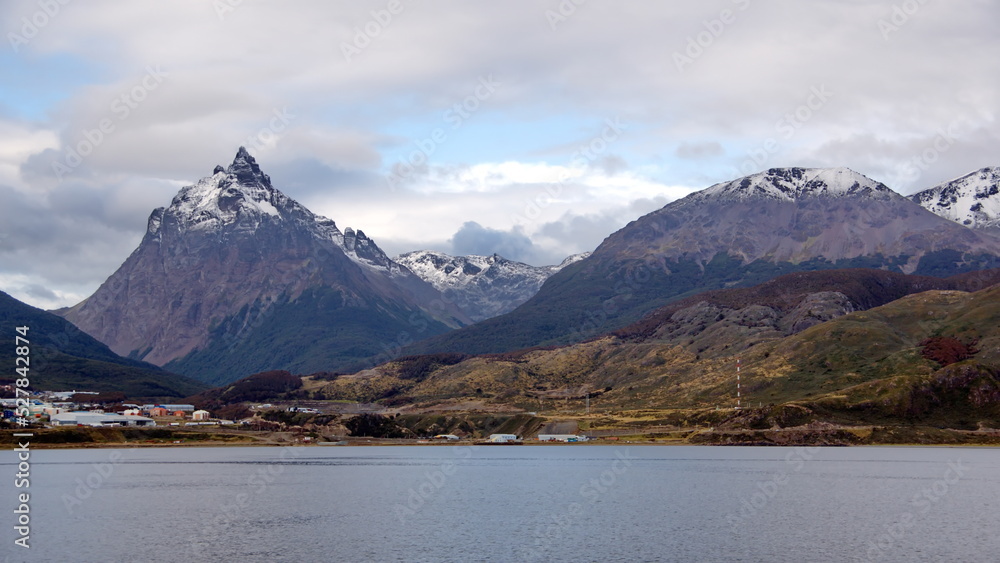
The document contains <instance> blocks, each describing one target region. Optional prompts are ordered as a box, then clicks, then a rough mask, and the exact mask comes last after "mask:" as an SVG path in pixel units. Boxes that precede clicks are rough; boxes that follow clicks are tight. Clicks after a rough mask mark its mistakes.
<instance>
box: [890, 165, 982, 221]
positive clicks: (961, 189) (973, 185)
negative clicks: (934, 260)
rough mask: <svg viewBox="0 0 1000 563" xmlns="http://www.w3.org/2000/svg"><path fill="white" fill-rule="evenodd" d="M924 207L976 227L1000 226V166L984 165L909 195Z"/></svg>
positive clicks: (946, 217) (952, 219) (947, 217)
mask: <svg viewBox="0 0 1000 563" xmlns="http://www.w3.org/2000/svg"><path fill="white" fill-rule="evenodd" d="M910 199H912V200H913V202H914V203H917V204H919V205H921V206H922V207H923V208H924V209H926V210H928V211H930V212H931V213H934V214H936V215H939V216H941V217H944V218H945V219H949V220H951V221H954V222H956V223H958V224H960V225H965V226H966V227H971V228H974V229H997V228H1000V167H991V168H983V169H981V170H977V171H975V172H973V173H971V174H966V175H965V176H962V177H961V178H956V179H954V180H951V181H950V182H945V183H943V184H940V185H938V186H934V187H933V188H930V189H927V190H924V191H922V192H920V193H917V194H914V195H912V196H910Z"/></svg>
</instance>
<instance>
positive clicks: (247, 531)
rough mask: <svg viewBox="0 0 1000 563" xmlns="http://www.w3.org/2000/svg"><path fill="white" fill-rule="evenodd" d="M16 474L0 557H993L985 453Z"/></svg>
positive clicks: (611, 454) (116, 465) (191, 463)
mask: <svg viewBox="0 0 1000 563" xmlns="http://www.w3.org/2000/svg"><path fill="white" fill-rule="evenodd" d="M31 463H32V465H31V487H30V489H29V490H30V494H31V502H30V510H31V537H30V543H31V546H32V547H31V549H30V550H24V549H22V548H17V547H15V546H14V545H13V539H14V538H15V535H14V533H13V532H12V531H11V530H12V528H13V526H14V520H13V517H14V514H13V508H14V506H15V500H16V493H17V492H19V490H17V489H15V488H14V486H13V481H14V474H15V473H16V472H17V468H16V464H15V463H14V458H13V456H12V455H8V456H4V457H2V458H0V476H3V477H2V479H3V481H2V482H4V483H5V485H4V486H3V487H2V490H3V491H5V492H4V498H3V499H2V506H3V507H4V509H3V512H2V515H0V525H2V529H3V530H4V532H3V534H2V535H3V538H4V546H3V548H2V551H0V553H3V554H4V555H3V556H5V557H7V560H9V561H351V562H355V561H795V562H799V561H972V562H975V561H983V562H993V561H998V560H1000V555H998V554H1000V533H998V531H997V530H998V528H997V524H996V522H997V515H998V514H1000V450H996V449H974V448H962V449H958V448H815V449H802V448H799V449H796V448H727V447H649V446H629V445H626V444H623V445H621V446H589V445H570V446H521V447H517V446H515V447H478V448H472V447H468V446H465V447H463V446H458V447H453V446H447V447H445V446H439V447H310V448H283V449H282V448H184V449H181V448H170V449H166V448H164V449H126V450H58V451H35V452H32V457H31ZM8 476H9V477H8ZM0 561H3V559H2V557H0Z"/></svg>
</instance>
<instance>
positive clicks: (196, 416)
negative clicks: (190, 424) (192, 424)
mask: <svg viewBox="0 0 1000 563" xmlns="http://www.w3.org/2000/svg"><path fill="white" fill-rule="evenodd" d="M209 416H210V415H209V413H208V411H194V412H193V413H191V420H208V417H209Z"/></svg>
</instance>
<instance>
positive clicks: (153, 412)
mask: <svg viewBox="0 0 1000 563" xmlns="http://www.w3.org/2000/svg"><path fill="white" fill-rule="evenodd" d="M149 416H167V409H165V408H163V407H153V408H151V409H149Z"/></svg>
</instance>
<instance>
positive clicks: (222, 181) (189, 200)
mask: <svg viewBox="0 0 1000 563" xmlns="http://www.w3.org/2000/svg"><path fill="white" fill-rule="evenodd" d="M302 211H304V208H302V207H301V206H300V205H298V204H297V203H295V202H294V201H292V200H291V199H289V198H288V196H286V195H285V194H283V193H281V192H280V191H278V190H276V189H274V188H273V187H272V186H271V179H270V178H269V177H268V176H267V174H264V173H263V172H261V170H260V167H259V166H257V162H256V161H255V160H254V159H253V157H252V156H250V153H248V152H247V150H246V149H245V148H243V147H240V149H239V152H237V153H236V158H235V159H234V160H233V163H232V164H230V165H229V168H226V169H223V168H222V166H216V167H215V170H214V171H213V173H212V175H211V176H207V177H205V178H202V179H201V180H199V181H198V182H197V183H195V184H194V185H192V186H188V187H186V188H183V189H181V191H180V192H178V194H177V195H176V196H174V199H173V201H171V203H170V206H169V207H168V208H167V209H166V210H165V212H166V213H167V214H169V215H171V216H172V217H173V218H174V219H176V221H177V224H178V225H179V226H180V227H181V228H182V229H183V230H205V229H219V228H223V227H225V226H227V225H232V224H235V223H239V224H241V225H242V226H244V227H249V228H253V227H255V226H256V225H257V224H259V223H260V222H261V220H262V219H263V218H264V217H265V216H266V217H269V218H271V219H272V220H282V219H283V218H285V216H286V215H288V213H289V212H291V213H295V214H301V212H302Z"/></svg>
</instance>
